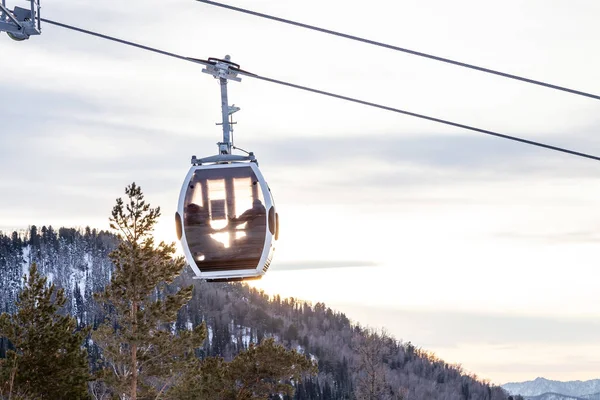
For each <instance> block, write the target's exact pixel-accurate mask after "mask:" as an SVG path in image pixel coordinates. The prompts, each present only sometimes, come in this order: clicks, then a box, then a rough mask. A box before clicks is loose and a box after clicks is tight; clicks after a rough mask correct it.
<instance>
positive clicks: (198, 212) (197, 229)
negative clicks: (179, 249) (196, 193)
mask: <svg viewBox="0 0 600 400" xmlns="http://www.w3.org/2000/svg"><path fill="white" fill-rule="evenodd" d="M184 222H185V235H186V239H187V242H188V246H189V248H190V252H191V253H192V255H193V256H194V259H195V260H196V261H197V262H198V261H201V262H204V261H210V260H211V259H215V258H219V257H221V256H223V255H224V251H225V246H224V245H223V243H221V242H219V241H218V240H216V239H214V238H213V237H212V236H211V235H212V234H213V233H216V232H218V231H217V230H215V229H214V228H213V227H212V226H210V216H209V213H208V210H207V209H206V208H204V207H201V206H199V205H198V204H196V203H190V204H188V206H187V207H186V208H185V217H184Z"/></svg>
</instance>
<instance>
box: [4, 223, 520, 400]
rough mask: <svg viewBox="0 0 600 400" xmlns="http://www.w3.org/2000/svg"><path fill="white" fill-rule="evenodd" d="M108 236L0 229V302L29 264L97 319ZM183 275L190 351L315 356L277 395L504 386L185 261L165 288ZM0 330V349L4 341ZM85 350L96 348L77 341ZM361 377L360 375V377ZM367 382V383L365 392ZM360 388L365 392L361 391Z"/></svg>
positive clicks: (451, 391) (466, 392) (498, 393)
mask: <svg viewBox="0 0 600 400" xmlns="http://www.w3.org/2000/svg"><path fill="white" fill-rule="evenodd" d="M117 243H118V238H117V237H115V236H114V235H112V234H110V233H107V232H98V231H96V230H91V229H89V228H88V229H85V230H83V231H79V230H75V229H69V228H60V229H58V230H55V229H53V228H52V227H42V228H41V229H38V228H36V227H35V226H32V227H31V228H30V229H29V230H28V232H27V233H26V234H25V235H21V234H19V233H16V232H15V233H13V234H10V235H5V234H2V233H1V232H0V312H2V311H7V312H13V311H14V310H15V305H14V301H15V299H16V298H17V295H18V293H19V290H20V287H21V280H22V275H23V274H26V273H27V272H28V270H29V265H30V264H31V263H33V262H35V263H37V265H38V269H39V270H40V271H41V272H42V273H43V274H44V275H46V276H47V277H48V278H49V280H50V281H51V282H53V283H55V284H56V285H57V286H59V287H62V288H63V289H64V290H65V294H66V295H67V296H68V298H69V301H68V302H67V304H66V306H65V310H64V311H65V312H67V313H70V314H71V315H73V316H75V317H76V318H77V320H78V321H79V323H80V324H81V325H88V326H92V327H94V326H97V325H98V323H99V322H100V321H102V320H103V317H104V316H103V315H102V312H103V311H102V310H101V309H100V308H99V307H98V306H97V305H96V304H95V301H94V298H93V293H95V292H99V291H102V290H103V288H104V286H105V285H106V284H107V282H108V281H109V280H110V276H111V273H112V263H111V262H110V260H109V259H108V254H109V253H110V251H111V250H112V249H114V248H115V246H116V245H117ZM189 284H193V285H194V286H195V289H194V295H193V298H192V299H191V300H190V302H189V303H188V304H187V305H186V306H185V307H184V308H183V309H182V310H181V311H180V313H179V315H178V319H177V322H176V323H175V327H176V328H177V329H180V330H181V329H191V328H192V327H194V326H196V325H198V324H200V323H202V322H206V324H207V327H208V338H207V340H206V342H205V345H204V348H203V349H202V351H201V352H200V353H201V354H200V356H215V355H219V356H222V357H224V358H225V359H231V358H232V357H233V356H235V355H236V354H237V353H238V352H239V351H241V350H244V349H247V348H248V346H249V344H250V343H257V342H260V341H261V340H262V339H263V338H266V337H274V338H275V339H276V341H278V342H279V343H282V344H283V345H284V346H286V347H288V348H293V349H297V350H298V351H300V352H302V353H304V354H306V356H307V357H310V358H311V359H313V360H315V361H316V362H317V363H318V368H319V373H318V375H317V376H315V377H310V378H307V379H306V380H304V381H303V382H294V383H293V385H294V386H295V387H296V394H295V396H294V397H293V398H289V397H285V399H283V400H348V399H354V398H357V397H358V398H372V399H386V400H387V399H394V400H396V399H410V400H508V398H509V396H508V394H507V393H506V391H505V390H504V389H502V388H501V387H499V386H493V385H490V384H489V383H486V382H482V381H479V380H478V379H477V378H476V377H475V376H474V375H469V374H467V373H465V372H464V371H463V370H462V368H461V367H460V366H459V365H453V364H448V363H446V362H444V361H443V360H441V359H439V358H437V357H435V356H434V355H433V354H432V353H429V352H427V351H426V350H423V349H420V348H418V347H416V346H414V345H413V344H412V343H410V342H408V343H406V342H400V341H397V340H395V339H394V338H392V337H389V336H386V335H383V336H382V335H377V334H374V333H373V332H372V331H370V330H369V329H366V328H364V327H361V326H360V325H358V324H356V323H352V322H351V321H350V320H349V319H348V318H347V317H346V316H345V315H344V314H342V313H339V312H336V311H334V310H332V309H331V308H328V307H326V306H325V304H323V303H316V304H310V303H307V302H303V301H298V300H296V299H293V298H289V299H282V298H281V297H280V296H278V295H276V296H269V295H267V294H265V293H264V292H262V291H258V290H255V289H253V288H250V287H249V286H248V285H243V284H239V283H236V284H224V283H205V282H200V281H198V280H193V279H192V278H191V276H190V271H189V269H188V270H187V271H186V272H184V273H183V274H182V276H180V277H179V278H178V279H177V280H176V281H175V282H174V283H173V285H171V286H169V287H168V288H167V291H171V290H177V287H178V286H179V287H180V286H183V285H189ZM7 345H8V344H7V343H6V340H3V339H2V338H0V357H3V355H4V351H5V350H6V348H7ZM87 347H88V351H89V353H90V359H91V360H92V361H95V360H97V359H98V357H99V349H98V348H97V347H96V346H95V344H93V343H92V342H89V343H88V344H87ZM367 378H368V379H367ZM369 391H374V392H373V393H369ZM365 393H367V394H368V396H367V397H365V396H364V395H365Z"/></svg>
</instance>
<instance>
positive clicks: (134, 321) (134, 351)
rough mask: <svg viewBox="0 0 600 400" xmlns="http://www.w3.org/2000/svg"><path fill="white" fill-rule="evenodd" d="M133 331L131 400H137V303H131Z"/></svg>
mask: <svg viewBox="0 0 600 400" xmlns="http://www.w3.org/2000/svg"><path fill="white" fill-rule="evenodd" d="M131 330H132V333H133V337H134V341H133V344H132V345H131V400H137V383H138V382H137V381H138V369H137V342H136V337H135V336H136V334H137V302H135V301H134V302H132V303H131Z"/></svg>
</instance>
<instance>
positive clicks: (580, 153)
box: [43, 19, 600, 161]
mask: <svg viewBox="0 0 600 400" xmlns="http://www.w3.org/2000/svg"><path fill="white" fill-rule="evenodd" d="M43 21H44V22H46V23H49V24H53V25H56V26H60V27H62V28H66V29H71V30H74V31H76V32H80V33H85V34H88V35H92V36H96V37H99V38H102V39H107V40H111V41H113V42H117V43H121V44H125V45H128V46H133V47H137V48H139V49H142V50H148V51H151V52H154V53H158V54H163V55H166V56H169V57H174V58H178V59H180V60H185V61H188V62H193V63H196V64H203V65H213V62H210V61H207V60H202V59H197V58H191V57H185V56H182V55H179V54H175V53H170V52H168V51H164V50H159V49H156V48H153V47H149V46H145V45H141V44H138V43H134V42H130V41H127V40H123V39H119V38H116V37H113V36H108V35H104V34H101V33H97V32H93V31H89V30H86V29H81V28H77V27H75V26H72V25H67V24H63V23H60V22H55V21H51V20H48V19H44V20H43ZM232 70H233V71H236V72H237V73H238V74H240V75H244V76H247V77H250V78H254V79H258V80H262V81H265V82H270V83H275V84H278V85H283V86H287V87H291V88H294V89H300V90H304V91H307V92H312V93H316V94H320V95H323V96H328V97H333V98H336V99H340V100H346V101H350V102H353V103H358V104H362V105H365V106H369V107H375V108H379V109H382V110H386V111H391V112H395V113H399V114H404V115H409V116H411V117H416V118H421V119H425V120H428V121H433V122H438V123H440V124H444V125H450V126H454V127H457V128H462V129H467V130H470V131H474V132H479V133H483V134H486V135H491V136H496V137H499V138H502V139H508V140H513V141H516V142H519V143H524V144H528V145H532V146H537V147H542V148H544V149H548V150H554V151H558V152H562V153H566V154H570V155H573V156H577V157H583V158H589V159H592V160H596V161H600V157H598V156H594V155H591V154H587V153H582V152H578V151H574V150H569V149H566V148H563V147H558V146H552V145H549V144H545V143H541V142H536V141H533V140H528V139H523V138H520V137H517V136H511V135H505V134H502V133H498V132H494V131H490V130H487V129H481V128H476V127H473V126H470V125H465V124H460V123H457V122H452V121H448V120H445V119H441V118H435V117H430V116H427V115H424V114H418V113H414V112H411V111H406V110H401V109H399V108H394V107H390V106H386V105H383V104H378V103H373V102H370V101H365V100H360V99H356V98H354V97H349V96H344V95H340V94H335V93H331V92H327V91H324V90H319V89H314V88H310V87H308V86H302V85H298V84H295V83H290V82H285V81H281V80H278V79H273V78H268V77H266V76H260V75H257V74H253V73H251V72H247V71H244V70H241V69H238V68H232Z"/></svg>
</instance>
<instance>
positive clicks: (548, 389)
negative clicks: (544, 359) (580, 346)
mask: <svg viewBox="0 0 600 400" xmlns="http://www.w3.org/2000/svg"><path fill="white" fill-rule="evenodd" d="M501 386H502V387H503V388H504V389H505V390H506V391H507V392H508V393H510V394H512V395H516V394H520V395H522V396H524V397H525V398H531V399H532V400H533V399H535V400H538V399H537V398H538V397H539V396H544V395H548V394H556V395H562V396H564V398H565V399H567V398H568V396H571V397H573V398H583V399H594V400H596V399H595V398H594V397H586V396H598V394H599V393H600V379H589V380H586V381H581V380H573V381H555V380H550V379H546V378H543V377H537V378H536V379H534V380H531V381H524V382H508V383H505V384H503V385H501ZM557 399H558V398H557ZM540 400H541V398H540ZM543 400H545V399H543ZM560 400H562V399H560Z"/></svg>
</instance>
